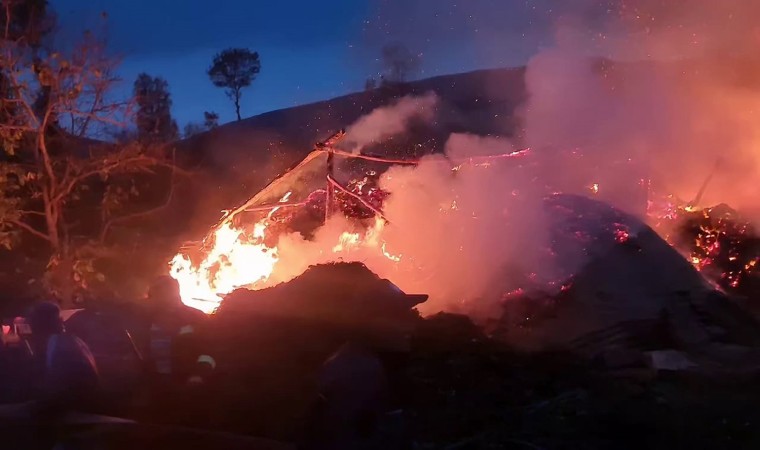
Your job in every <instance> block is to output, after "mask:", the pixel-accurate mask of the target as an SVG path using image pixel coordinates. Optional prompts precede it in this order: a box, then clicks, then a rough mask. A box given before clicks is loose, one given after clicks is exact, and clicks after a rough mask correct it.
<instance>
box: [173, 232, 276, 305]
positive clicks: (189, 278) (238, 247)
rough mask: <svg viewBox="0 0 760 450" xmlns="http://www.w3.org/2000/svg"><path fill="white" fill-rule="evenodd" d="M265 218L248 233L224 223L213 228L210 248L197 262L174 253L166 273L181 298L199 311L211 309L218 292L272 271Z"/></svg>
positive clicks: (273, 256)
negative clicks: (173, 281)
mask: <svg viewBox="0 0 760 450" xmlns="http://www.w3.org/2000/svg"><path fill="white" fill-rule="evenodd" d="M267 224H268V218H267V219H264V220H262V221H260V222H258V223H256V224H255V225H254V227H253V232H252V233H251V234H250V235H246V233H245V232H244V231H242V230H239V229H235V228H233V227H232V225H231V224H229V223H225V224H223V225H221V226H220V227H219V228H217V229H216V230H215V231H214V234H213V236H212V238H211V240H212V242H211V248H210V251H209V252H208V254H207V255H206V256H205V257H204V259H203V261H201V263H200V264H198V265H194V264H193V263H192V261H191V260H190V258H189V257H188V256H187V255H183V254H177V255H176V256H175V257H174V258H173V259H172V261H171V263H170V274H171V276H172V277H174V278H175V279H176V280H177V281H178V282H179V286H180V295H181V296H182V301H183V302H184V303H185V304H186V305H188V306H192V307H194V308H198V309H200V310H201V311H203V312H206V313H211V312H213V311H214V310H215V309H216V307H217V306H218V303H219V301H220V298H219V295H220V294H222V295H223V294H227V293H230V292H232V291H233V290H235V289H236V288H239V287H243V286H255V285H256V284H257V283H261V282H263V281H266V280H267V279H268V278H269V277H270V276H271V275H272V272H273V271H274V267H275V264H277V260H278V255H277V249H276V248H270V247H268V246H267V245H266V244H265V243H264V232H265V231H266V227H267Z"/></svg>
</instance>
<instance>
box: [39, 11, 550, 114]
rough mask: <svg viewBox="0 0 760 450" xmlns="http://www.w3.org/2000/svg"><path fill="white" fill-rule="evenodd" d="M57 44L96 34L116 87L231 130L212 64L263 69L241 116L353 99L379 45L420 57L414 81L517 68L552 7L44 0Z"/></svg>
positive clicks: (541, 37) (540, 36)
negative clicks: (253, 56)
mask: <svg viewBox="0 0 760 450" xmlns="http://www.w3.org/2000/svg"><path fill="white" fill-rule="evenodd" d="M51 3H52V5H53V7H54V8H55V10H56V13H57V14H58V17H59V23H60V28H61V31H60V36H59V38H60V39H66V40H73V39H74V36H76V35H77V34H78V33H79V32H80V31H81V30H83V29H85V28H96V29H97V27H98V26H99V25H100V26H101V28H102V22H103V21H102V19H101V12H106V13H107V17H108V18H107V36H108V44H109V48H111V49H112V50H113V51H114V52H116V53H117V54H119V55H121V56H122V57H123V63H122V65H121V68H120V74H121V76H122V78H123V79H124V82H123V85H122V86H121V88H122V89H123V90H124V91H125V92H127V91H129V90H130V89H131V84H132V81H133V80H134V79H135V77H136V75H137V74H138V73H140V72H143V71H144V72H147V73H149V74H151V75H156V76H162V77H164V78H165V79H167V80H168V82H169V85H170V88H171V93H172V97H173V100H174V110H173V113H174V116H175V117H176V118H177V120H178V122H179V123H180V125H184V124H185V123H187V122H189V121H200V120H201V118H202V114H203V111H206V110H210V111H217V112H218V113H219V114H220V115H221V118H222V121H223V122H226V121H229V120H232V118H233V115H234V112H233V108H232V105H231V103H230V102H229V100H228V99H227V98H226V97H225V96H224V93H223V91H222V90H221V89H218V88H215V87H213V86H212V85H211V83H210V82H209V80H208V77H207V76H206V73H205V70H206V68H207V67H208V65H209V63H210V61H211V58H212V56H213V55H214V54H215V53H216V52H218V51H219V50H221V49H223V48H226V47H230V46H238V47H248V48H250V49H252V50H255V51H258V52H259V53H260V55H261V60H262V71H261V74H260V75H259V78H258V79H257V80H256V81H255V82H254V84H253V86H252V87H251V88H249V89H247V90H246V91H245V92H244V94H243V113H244V116H251V115H255V114H258V113H261V112H265V111H269V110H272V109H277V108H283V107H289V106H294V105H298V104H303V103H308V102H312V101H317V100H321V99H325V98H329V97H334V96H338V95H342V94H346V93H349V92H352V91H356V90H359V89H361V88H362V86H363V83H364V80H365V79H366V78H367V77H368V76H371V75H374V74H376V73H377V72H378V71H379V70H380V67H379V62H378V55H379V49H380V47H382V45H384V44H386V43H389V42H403V43H405V44H406V45H407V46H408V47H409V48H410V49H412V50H414V51H415V52H421V53H422V54H423V61H424V64H423V70H422V73H420V74H419V75H418V76H419V77H427V76H433V75H439V74H444V73H453V72H464V71H468V70H473V69H477V68H483V67H497V66H507V65H515V64H521V63H523V62H525V60H526V59H527V58H528V57H529V56H530V55H531V54H532V53H534V52H535V51H536V49H537V48H538V46H539V45H540V44H541V43H542V42H544V41H545V40H546V38H547V35H548V33H547V29H548V25H547V24H548V23H549V18H550V16H551V15H552V14H553V13H554V11H553V10H552V8H551V5H552V4H556V3H557V2H556V1H553V0H536V1H530V0H519V1H518V0H514V1H513V0H459V1H456V0H405V1H404V0H332V1H329V0H324V1H314V0H281V1H269V0H266V1H264V0H217V1H216V2H213V1H212V2H209V1H208V0H182V1H178V0H129V1H125V0H52V1H51Z"/></svg>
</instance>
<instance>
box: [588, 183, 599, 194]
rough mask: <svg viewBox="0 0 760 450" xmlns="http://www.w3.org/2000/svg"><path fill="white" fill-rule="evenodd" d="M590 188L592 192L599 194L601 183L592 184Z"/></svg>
mask: <svg viewBox="0 0 760 450" xmlns="http://www.w3.org/2000/svg"><path fill="white" fill-rule="evenodd" d="M589 189H591V193H593V194H598V193H599V183H594V184H592V185H591V187H590V188H589Z"/></svg>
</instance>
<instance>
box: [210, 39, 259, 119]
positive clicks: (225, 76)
mask: <svg viewBox="0 0 760 450" xmlns="http://www.w3.org/2000/svg"><path fill="white" fill-rule="evenodd" d="M260 70H261V61H259V54H258V53H257V52H251V51H250V50H249V49H247V48H229V49H227V50H224V51H222V52H221V53H218V54H217V55H216V56H214V61H213V62H212V64H211V67H209V69H208V76H209V78H210V79H211V82H212V83H214V86H216V87H221V88H225V91H224V92H225V94H227V97H229V98H230V100H232V101H233V103H234V104H235V113H236V114H237V120H240V97H241V96H242V95H243V88H245V87H248V86H250V85H251V83H252V82H253V80H254V79H256V75H258V73H259V71H260Z"/></svg>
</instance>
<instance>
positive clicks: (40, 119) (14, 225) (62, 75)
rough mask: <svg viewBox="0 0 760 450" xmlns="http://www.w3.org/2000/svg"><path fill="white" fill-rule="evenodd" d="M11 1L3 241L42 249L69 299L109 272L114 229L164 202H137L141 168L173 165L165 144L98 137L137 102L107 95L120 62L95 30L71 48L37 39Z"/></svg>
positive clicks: (0, 163) (0, 220) (0, 107)
mask: <svg viewBox="0 0 760 450" xmlns="http://www.w3.org/2000/svg"><path fill="white" fill-rule="evenodd" d="M9 3H13V2H9V1H6V2H3V5H5V6H6V10H5V11H6V14H5V16H4V18H5V20H6V24H5V27H4V28H3V29H4V32H0V33H2V34H1V35H0V36H1V37H0V73H1V74H2V80H3V82H4V86H3V89H2V91H1V92H0V117H1V118H2V121H0V143H1V144H2V149H3V151H2V152H1V153H0V188H2V192H1V193H0V245H3V246H5V247H11V246H14V245H17V244H19V243H21V244H24V245H25V248H32V247H34V248H35V249H36V250H35V251H43V250H44V252H43V253H45V254H46V255H48V256H49V258H48V264H47V274H46V277H45V280H46V281H47V284H46V287H47V288H48V289H49V291H52V292H53V293H54V294H56V295H58V296H59V298H63V299H65V298H71V297H72V295H73V290H74V289H75V288H77V287H79V288H82V287H86V285H87V283H88V280H93V279H101V278H102V277H103V276H102V275H101V274H99V273H97V271H96V270H95V268H94V261H95V260H97V259H98V258H103V257H107V256H112V255H113V252H114V247H113V246H112V245H111V244H112V243H111V242H110V236H111V235H112V231H113V230H114V229H115V228H117V226H118V225H119V224H120V223H124V222H126V221H128V220H130V219H131V218H133V217H136V216H139V215H142V214H147V212H148V211H151V210H152V209H153V208H157V207H159V206H160V205H159V206H156V205H153V204H149V205H145V202H135V199H138V198H139V197H140V194H141V192H143V191H144V190H142V189H141V188H142V187H143V186H144V183H143V180H144V178H141V176H144V175H141V174H149V173H151V171H156V170H161V169H160V168H162V167H165V168H166V170H169V173H171V174H173V173H174V168H173V165H172V164H171V160H170V159H169V158H168V154H167V150H166V149H165V148H163V147H146V146H143V145H137V144H129V145H117V144H104V143H102V142H100V141H95V140H93V139H92V137H93V136H96V135H97V134H98V133H99V132H101V131H102V130H103V129H104V127H113V126H123V125H124V124H125V122H126V120H127V118H128V117H129V115H128V113H129V105H130V102H110V101H109V95H106V93H107V92H108V91H109V90H110V88H111V86H112V85H113V83H114V82H115V81H116V80H115V79H114V78H113V77H112V75H111V74H112V73H113V61H111V60H110V59H109V58H108V57H106V55H105V51H104V48H103V46H102V45H100V43H99V42H97V40H95V39H94V38H93V37H92V36H90V35H86V36H85V39H84V41H83V43H82V44H81V45H79V46H77V47H76V48H75V49H73V50H72V51H69V52H66V53H63V52H56V51H52V50H43V49H41V47H36V46H34V45H33V41H32V40H29V39H26V38H25V36H24V35H23V34H22V35H18V34H17V33H16V31H14V30H15V28H14V27H13V26H11V24H12V23H13V21H14V20H15V19H14V16H12V15H11V14H9V13H8V12H13V11H14V10H13V9H12V8H7V5H8V4H9ZM41 91H44V92H45V101H42V102H41V101H39V97H40V92H41ZM163 178H171V177H163ZM169 183H170V182H169ZM170 185H171V183H170ZM169 192H171V191H169ZM147 203H150V202H149V201H148V202H147ZM33 239H36V240H37V241H36V242H35V241H33ZM32 243H34V244H35V245H34V246H31V244H32ZM38 243H39V244H42V245H36V244H38Z"/></svg>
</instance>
